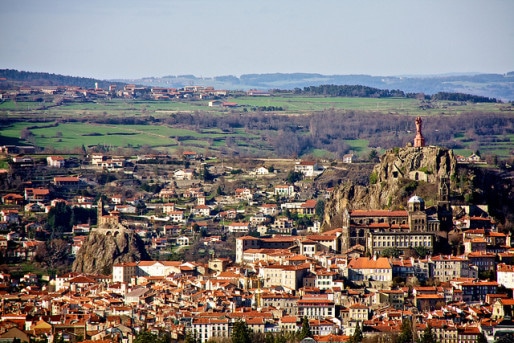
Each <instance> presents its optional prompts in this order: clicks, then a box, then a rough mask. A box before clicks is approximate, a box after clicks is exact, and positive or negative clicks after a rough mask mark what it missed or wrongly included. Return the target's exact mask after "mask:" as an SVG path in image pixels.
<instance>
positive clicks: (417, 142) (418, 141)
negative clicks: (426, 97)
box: [414, 117, 425, 148]
mask: <svg viewBox="0 0 514 343" xmlns="http://www.w3.org/2000/svg"><path fill="white" fill-rule="evenodd" d="M422 125H423V120H421V117H417V118H416V138H414V147H417V148H420V147H424V146H425V137H423V134H422V133H421V127H422Z"/></svg>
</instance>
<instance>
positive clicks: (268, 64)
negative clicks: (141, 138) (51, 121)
mask: <svg viewBox="0 0 514 343" xmlns="http://www.w3.org/2000/svg"><path fill="white" fill-rule="evenodd" d="M513 14H514V1H513V0H253V1H250V0H218V1H213V0H139V1H136V0H123V1H121V0H120V1H118V0H107V1H106V0H86V1H84V0H2V1H1V2H0V32H1V33H2V35H1V36H2V38H1V39H0V69H6V68H7V69H18V70H24V71H36V72H49V73H55V74H63V75H70V76H82V77H93V78H98V79H136V78H141V77H162V76H166V75H186V74H192V75H195V76H197V77H213V76H222V75H234V76H240V75H241V74H262V73H296V72H298V73H319V74H325V75H346V74H368V75H374V76H399V75H436V74H446V73H469V72H482V73H501V74H502V73H506V72H509V71H514V19H513V17H512V15H513Z"/></svg>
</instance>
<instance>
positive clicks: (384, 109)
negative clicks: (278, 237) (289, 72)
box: [0, 95, 514, 158]
mask: <svg viewBox="0 0 514 343" xmlns="http://www.w3.org/2000/svg"><path fill="white" fill-rule="evenodd" d="M226 100H227V101H230V102H235V103H237V104H238V105H239V107H236V108H230V109H228V108H221V107H209V106H208V101H207V100H198V101H185V100H184V101H175V100H173V101H133V100H122V99H114V100H109V101H99V102H97V103H65V104H63V105H61V106H53V104H52V103H46V104H44V103H35V102H18V103H14V102H12V101H6V102H2V103H0V119H1V118H13V119H18V122H16V123H15V124H12V125H7V126H4V127H0V145H4V144H28V143H29V144H35V145H37V146H40V147H50V148H55V149H57V150H62V152H63V153H64V152H65V151H70V150H71V149H74V148H77V147H81V146H82V145H84V146H86V147H88V146H94V145H104V146H109V147H120V148H138V147H150V148H155V149H159V150H166V151H168V152H173V151H175V150H176V149H179V148H180V149H195V150H198V151H206V150H208V149H209V150H214V151H219V150H221V149H225V150H227V151H228V152H230V151H231V150H236V149H238V150H239V151H241V152H243V153H248V154H252V155H259V154H265V155H267V156H269V155H270V154H273V151H272V148H271V147H270V145H269V144H268V143H266V142H265V141H264V140H263V139H262V136H261V135H259V133H258V132H252V131H251V130H248V131H247V130H245V129H239V128H234V129H230V130H226V131H225V132H224V131H222V130H221V129H220V128H208V129H203V128H201V127H200V128H194V129H184V128H180V127H171V126H169V125H164V124H161V125H109V124H94V123H93V122H95V120H94V118H100V119H105V118H109V117H116V118H120V117H133V118H138V117H139V118H142V119H144V118H149V117H154V118H161V119H162V118H169V117H171V116H180V115H190V114H194V113H200V114H207V115H213V116H225V115H227V114H239V115H242V116H244V115H245V114H246V113H255V112H254V111H259V110H261V109H262V108H265V107H274V108H281V109H282V110H279V111H271V112H269V113H270V114H279V115H302V114H311V113H315V112H318V111H323V110H332V109H333V110H335V111H339V112H340V113H341V115H344V114H345V113H347V111H373V112H379V113H381V114H382V113H383V114H384V115H389V114H398V115H409V116H417V115H423V116H430V115H455V114H460V113H463V112H472V111H483V112H484V113H497V114H499V113H501V115H506V116H509V115H511V113H512V112H510V111H511V110H512V109H513V108H512V106H510V107H509V105H508V104H495V103H482V104H472V103H455V102H447V101H438V102H432V103H431V107H430V108H428V109H425V110H423V109H421V108H420V102H419V101H418V100H416V99H405V98H378V99H375V98H344V97H321V96H319V97H306V96H293V95H284V96H270V97H248V96H240V97H234V98H229V99H226ZM44 106H46V108H43V107H44ZM263 113H268V112H263ZM77 117H80V118H84V117H88V118H92V119H93V120H91V123H89V122H80V123H78V122H68V123H60V124H59V125H58V126H55V127H42V126H45V125H46V126H48V125H51V124H53V123H54V122H56V121H57V120H60V119H62V118H77ZM32 119H38V120H39V121H44V122H30V121H32ZM29 126H32V127H34V126H36V127H37V128H32V129H30V131H31V132H32V134H33V136H32V138H31V139H30V140H29V142H23V141H20V139H19V138H20V134H21V131H22V130H23V129H24V128H26V127H29ZM38 126H39V127H38ZM506 138H510V141H508V140H507V141H503V142H494V141H491V142H487V144H481V149H482V146H483V149H482V150H483V151H481V152H482V153H484V154H496V155H499V156H501V157H508V156H509V154H510V150H512V143H511V142H512V141H514V135H510V136H508V137H506ZM464 139H465V134H464V133H462V132H456V135H455V141H458V142H461V143H462V144H461V145H462V148H461V149H460V150H457V151H456V152H457V153H462V154H463V155H469V154H470V153H471V152H472V151H473V148H472V143H471V142H469V141H465V140H464ZM345 143H346V144H347V145H348V146H349V147H350V150H351V151H352V152H354V153H357V154H359V155H363V154H367V153H368V152H369V150H370V149H371V148H370V147H369V146H368V145H369V142H368V140H365V139H361V140H346V141H345ZM305 153H307V154H310V155H312V156H314V157H320V158H322V157H327V156H330V154H331V153H330V152H328V151H326V150H324V149H312V150H310V151H307V152H305Z"/></svg>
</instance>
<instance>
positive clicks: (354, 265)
mask: <svg viewBox="0 0 514 343" xmlns="http://www.w3.org/2000/svg"><path fill="white" fill-rule="evenodd" d="M348 279H349V280H350V281H354V282H363V281H380V282H386V283H388V282H391V281H392V280H393V269H392V267H391V264H390V263H389V260H388V259H387V258H385V257H378V258H377V257H376V256H375V257H374V258H368V257H359V258H356V259H352V260H351V261H350V262H349V263H348Z"/></svg>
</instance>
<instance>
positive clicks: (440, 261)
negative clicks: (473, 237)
mask: <svg viewBox="0 0 514 343" xmlns="http://www.w3.org/2000/svg"><path fill="white" fill-rule="evenodd" d="M429 264H430V276H431V277H434V278H437V279H438V280H439V281H440V282H448V281H450V280H452V279H455V278H477V277H478V268H477V267H475V266H473V265H472V264H471V262H470V261H469V259H467V258H466V257H464V256H445V255H438V256H433V257H431V258H429Z"/></svg>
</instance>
